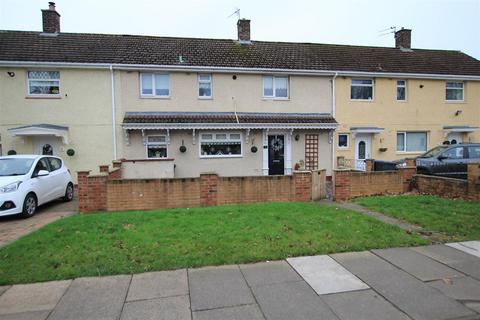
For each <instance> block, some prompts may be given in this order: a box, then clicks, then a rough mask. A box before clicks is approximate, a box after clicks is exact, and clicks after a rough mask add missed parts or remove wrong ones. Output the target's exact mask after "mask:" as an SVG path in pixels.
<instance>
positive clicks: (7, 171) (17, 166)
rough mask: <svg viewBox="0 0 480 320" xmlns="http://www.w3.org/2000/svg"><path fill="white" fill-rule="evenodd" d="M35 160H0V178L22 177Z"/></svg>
mask: <svg viewBox="0 0 480 320" xmlns="http://www.w3.org/2000/svg"><path fill="white" fill-rule="evenodd" d="M34 162H35V159H27V158H20V159H15V158H7V159H0V177H7V176H23V175H24V174H27V173H28V171H30V168H31V167H32V164H33V163H34Z"/></svg>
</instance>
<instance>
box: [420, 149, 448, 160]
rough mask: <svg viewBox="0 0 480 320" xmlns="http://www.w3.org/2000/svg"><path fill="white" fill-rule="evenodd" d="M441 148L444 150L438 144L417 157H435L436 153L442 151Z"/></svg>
mask: <svg viewBox="0 0 480 320" xmlns="http://www.w3.org/2000/svg"><path fill="white" fill-rule="evenodd" d="M443 150H445V147H441V146H438V147H435V148H433V149H431V150H428V151H427V152H425V153H424V154H422V155H421V156H419V158H431V157H435V156H436V155H437V154H439V153H440V152H442V151H443Z"/></svg>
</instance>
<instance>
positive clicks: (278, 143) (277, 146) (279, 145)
mask: <svg viewBox="0 0 480 320" xmlns="http://www.w3.org/2000/svg"><path fill="white" fill-rule="evenodd" d="M270 147H271V148H272V150H273V151H280V150H282V149H283V141H282V140H281V139H280V138H278V137H276V138H274V139H272V141H271V142H270Z"/></svg>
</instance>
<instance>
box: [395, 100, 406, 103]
mask: <svg viewBox="0 0 480 320" xmlns="http://www.w3.org/2000/svg"><path fill="white" fill-rule="evenodd" d="M396 101H397V102H398V103H407V100H396Z"/></svg>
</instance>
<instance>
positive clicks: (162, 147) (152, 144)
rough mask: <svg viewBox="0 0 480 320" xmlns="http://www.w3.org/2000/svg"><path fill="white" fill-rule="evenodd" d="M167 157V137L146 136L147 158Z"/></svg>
mask: <svg viewBox="0 0 480 320" xmlns="http://www.w3.org/2000/svg"><path fill="white" fill-rule="evenodd" d="M166 157H167V137H166V136H164V135H160V136H148V137H147V158H149V159H158V158H166Z"/></svg>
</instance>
